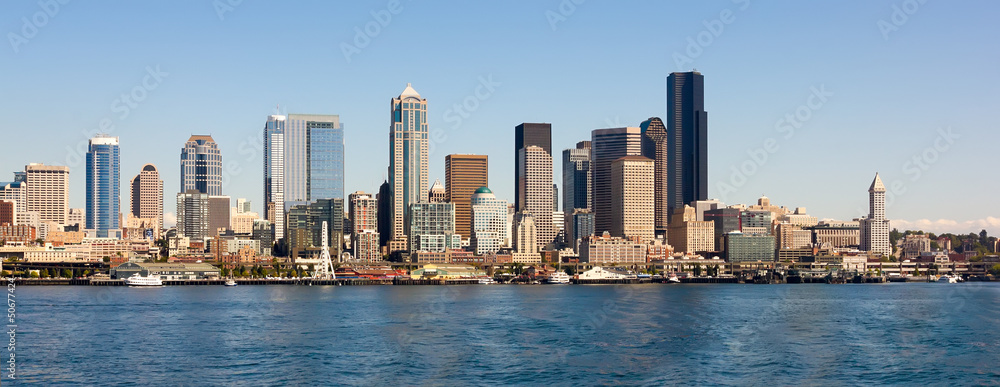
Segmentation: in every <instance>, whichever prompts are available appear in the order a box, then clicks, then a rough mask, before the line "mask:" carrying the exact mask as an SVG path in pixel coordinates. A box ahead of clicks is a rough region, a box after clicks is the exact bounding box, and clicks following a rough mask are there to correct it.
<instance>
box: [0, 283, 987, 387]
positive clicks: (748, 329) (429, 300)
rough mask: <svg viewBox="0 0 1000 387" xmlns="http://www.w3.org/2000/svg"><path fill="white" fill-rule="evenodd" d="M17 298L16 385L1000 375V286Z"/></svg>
mask: <svg viewBox="0 0 1000 387" xmlns="http://www.w3.org/2000/svg"><path fill="white" fill-rule="evenodd" d="M16 292H17V299H18V300H19V304H18V306H17V308H18V310H17V312H18V315H17V320H18V321H17V322H18V329H19V333H18V336H17V345H18V348H17V352H16V354H17V368H18V373H17V377H18V379H17V381H16V383H11V384H10V385H15V384H26V383H36V384H42V385H57V384H72V385H78V384H83V385H107V384H114V385H140V386H147V385H151V386H153V385H157V386H158V385H220V384H224V385H285V384H292V385H341V384H348V385H373V386H389V385H392V386H394V385H445V386H454V385H485V384H519V383H523V384H533V385H580V384H583V385H594V384H612V385H662V384H679V383H696V384H727V385H790V384H795V385H802V384H805V385H857V384H868V385H871V384H921V385H924V384H962V385H968V384H998V383H1000V361H998V360H1000V335H998V334H997V328H998V327H1000V285H998V284H984V283H966V284H958V285H945V284H887V285H819V284H816V285H805V284H803V285H656V284H652V285H604V286H576V285H565V286H503V285H495V286H361V287H350V286H342V287H319V286H314V287H307V286H246V285H244V286H238V287H235V288H227V287H223V286H210V287H206V286H186V287H165V288H158V289H134V288H122V287H114V288H109V287H86V286H74V287H69V286H48V287H29V286H22V287H19V288H17V290H16ZM3 355H4V357H5V358H6V352H5V351H4V354H3ZM3 375H4V379H3V385H5V386H6V385H8V383H9V382H11V380H9V379H7V378H6V375H7V372H6V371H4V373H3Z"/></svg>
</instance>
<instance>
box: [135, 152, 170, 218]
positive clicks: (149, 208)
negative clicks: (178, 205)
mask: <svg viewBox="0 0 1000 387" xmlns="http://www.w3.org/2000/svg"><path fill="white" fill-rule="evenodd" d="M129 191H130V192H129V197H130V198H131V205H130V206H129V208H130V212H129V214H130V215H131V217H133V218H139V219H154V220H156V222H157V224H159V228H163V180H161V179H160V172H159V171H157V170H156V166H155V165H153V164H146V165H143V166H142V171H140V172H139V174H138V175H135V177H133V178H132V184H130V185H129Z"/></svg>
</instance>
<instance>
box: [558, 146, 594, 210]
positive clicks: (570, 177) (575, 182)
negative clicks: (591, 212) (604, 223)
mask: <svg viewBox="0 0 1000 387" xmlns="http://www.w3.org/2000/svg"><path fill="white" fill-rule="evenodd" d="M562 168H563V170H562V187H563V189H562V191H563V192H562V198H563V199H562V209H563V212H564V213H566V214H567V215H572V214H573V210H574V209H577V208H590V141H580V142H578V143H576V148H571V149H565V150H563V159H562Z"/></svg>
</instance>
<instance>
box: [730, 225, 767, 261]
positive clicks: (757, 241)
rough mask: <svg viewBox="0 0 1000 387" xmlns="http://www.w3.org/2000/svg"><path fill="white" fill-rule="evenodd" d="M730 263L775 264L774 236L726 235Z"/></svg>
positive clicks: (736, 233) (733, 233) (738, 233)
mask: <svg viewBox="0 0 1000 387" xmlns="http://www.w3.org/2000/svg"><path fill="white" fill-rule="evenodd" d="M726 255H727V257H728V262H774V255H775V254H774V236H772V235H763V234H743V233H740V232H731V233H729V234H726Z"/></svg>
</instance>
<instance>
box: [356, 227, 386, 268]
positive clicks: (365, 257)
mask: <svg viewBox="0 0 1000 387" xmlns="http://www.w3.org/2000/svg"><path fill="white" fill-rule="evenodd" d="M379 250H380V248H379V233H378V232H376V231H372V230H364V231H362V232H361V233H359V234H358V235H357V237H356V238H355V241H354V259H355V260H357V261H361V262H368V263H371V262H378V261H381V260H382V254H380V253H379Z"/></svg>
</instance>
